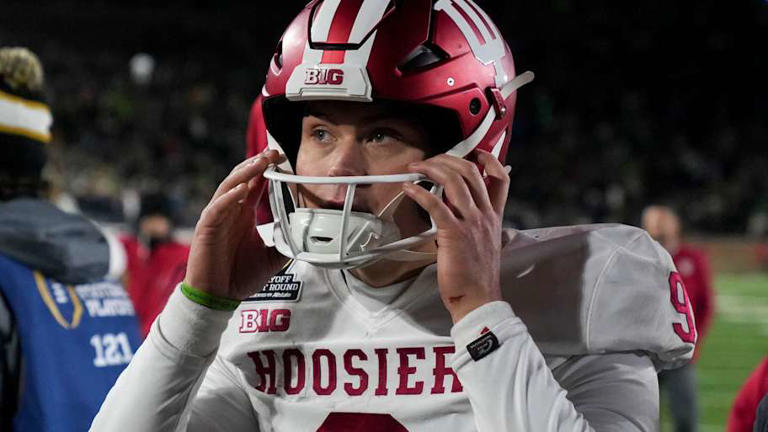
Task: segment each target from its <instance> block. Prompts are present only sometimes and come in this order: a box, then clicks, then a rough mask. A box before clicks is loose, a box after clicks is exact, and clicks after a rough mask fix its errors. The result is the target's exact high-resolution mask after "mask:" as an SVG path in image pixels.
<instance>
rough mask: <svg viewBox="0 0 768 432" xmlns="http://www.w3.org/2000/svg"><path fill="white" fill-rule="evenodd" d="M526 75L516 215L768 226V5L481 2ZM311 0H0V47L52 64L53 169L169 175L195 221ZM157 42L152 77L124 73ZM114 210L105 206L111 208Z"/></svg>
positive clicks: (80, 190)
mask: <svg viewBox="0 0 768 432" xmlns="http://www.w3.org/2000/svg"><path fill="white" fill-rule="evenodd" d="M478 3H479V4H480V5H481V6H482V7H483V8H484V9H486V10H487V11H488V12H489V14H490V15H491V17H493V18H494V19H495V21H496V23H497V25H498V26H499V27H500V28H501V30H502V32H503V33H504V35H505V37H506V39H507V40H508V41H509V43H510V46H511V48H512V51H513V53H514V55H515V62H516V64H517V68H518V71H519V72H522V71H525V70H533V71H534V72H535V73H536V76H537V77H536V81H534V83H533V84H531V85H529V86H527V87H525V88H524V89H523V90H522V91H521V93H520V96H519V99H518V101H519V103H518V108H517V117H516V125H515V134H514V137H513V143H512V144H513V148H512V150H511V151H510V156H509V161H508V162H509V163H510V164H511V165H512V166H513V171H512V175H513V186H512V191H511V194H510V204H509V205H508V210H509V212H508V217H509V219H510V222H512V223H515V224H517V225H518V226H522V227H536V226H542V225H553V224H571V223H583V222H593V221H620V222H626V223H637V221H638V217H639V212H640V210H641V209H642V208H643V207H644V206H645V205H646V204H648V203H650V202H663V203H669V204H672V205H674V206H676V207H678V208H679V209H680V210H681V211H682V214H683V217H684V219H685V221H686V222H687V224H688V225H689V229H690V230H692V231H696V232H708V233H749V234H750V235H754V236H765V235H766V233H768V151H766V144H768V121H766V113H768V91H766V90H767V89H766V87H768V85H767V84H766V77H768V65H767V63H768V60H767V58H768V56H767V55H766V51H767V50H766V42H768V2H765V1H763V0H734V1H712V0H704V1H696V2H694V1H659V0H651V1H644V2H627V1H610V2H609V1H600V2H598V1H589V2H584V1H578V2H577V1H575V0H553V1H527V2H522V1H514V2H513V1H490V0H479V1H478ZM304 4H305V2H303V1H284V2H277V3H276V2H263V1H251V2H247V3H246V2H228V3H223V4H219V5H215V6H213V5H199V4H198V5H191V4H186V3H183V2H178V1H177V2H168V3H165V4H163V5H155V4H152V3H149V2H145V3H131V4H130V5H127V4H123V3H118V2H108V1H102V2H81V1H77V2H76V1H72V0H70V1H57V2H53V1H50V2H47V1H43V2H40V1H23V2H22V1H15V0H14V1H8V0H5V1H3V6H2V10H3V13H2V15H0V45H4V46H9V45H10V46H15V45H22V46H28V47H30V48H31V49H32V50H33V51H35V52H37V53H38V54H39V56H40V57H41V60H42V61H43V64H44V67H45V70H46V75H47V81H48V91H49V94H50V100H51V103H52V106H53V110H54V117H55V129H54V134H55V141H54V143H53V144H52V146H51V148H52V151H53V154H54V160H55V161H56V165H55V167H56V168H55V169H53V170H51V171H52V173H51V176H52V178H53V179H54V180H55V181H56V180H57V181H58V182H59V184H60V185H62V187H64V188H65V189H66V190H68V191H70V192H71V193H72V194H74V195H75V196H77V197H81V198H82V202H83V203H87V202H89V200H91V201H94V202H100V201H99V199H98V198H99V197H101V198H102V200H101V201H103V198H104V197H112V198H113V199H116V198H117V197H119V196H121V195H124V194H125V192H126V191H127V190H133V191H138V192H143V191H147V190H152V189H157V188H160V187H162V188H167V189H168V191H169V192H171V194H172V195H173V197H174V200H175V202H176V203H177V205H178V206H179V209H180V210H181V213H182V214H184V215H185V216H186V220H187V222H188V223H192V222H194V217H195V215H196V214H197V211H198V210H199V208H200V207H201V206H202V204H203V203H204V202H205V201H207V199H208V196H209V194H210V193H211V191H212V190H213V188H214V186H215V185H216V183H217V182H218V180H220V179H221V178H222V177H223V176H224V175H225V173H226V172H228V171H229V167H231V166H232V165H233V164H235V163H236V162H237V160H238V159H240V158H242V155H243V152H244V133H245V127H246V123H247V115H248V109H249V106H250V103H251V102H252V100H253V99H254V97H255V96H256V95H257V94H258V92H259V90H260V87H261V85H262V84H263V76H264V72H265V71H266V67H267V62H268V60H269V58H270V56H271V52H272V49H273V48H274V46H275V44H276V43H277V40H278V39H279V37H280V35H281V33H282V30H283V29H284V27H285V26H286V25H287V24H288V22H289V21H290V20H291V19H292V17H293V16H294V15H295V14H296V13H297V12H298V10H299V9H300V8H301V7H302V6H303V5H304ZM140 52H144V53H147V54H150V55H151V56H152V57H153V58H154V60H155V62H156V68H155V73H154V75H153V79H152V81H151V83H149V84H148V85H138V84H136V83H135V82H134V81H133V80H132V79H131V75H130V73H129V62H130V60H131V58H132V57H133V56H134V55H135V54H136V53H140ZM102 210H104V209H102Z"/></svg>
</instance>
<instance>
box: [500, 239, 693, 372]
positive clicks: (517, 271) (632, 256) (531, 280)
mask: <svg viewBox="0 0 768 432" xmlns="http://www.w3.org/2000/svg"><path fill="white" fill-rule="evenodd" d="M505 240H507V242H506V244H505V246H504V249H503V251H502V268H501V283H502V287H503V288H502V290H503V296H504V299H505V300H506V301H508V302H509V303H510V304H511V305H512V307H513V309H514V310H515V313H516V314H518V315H519V316H520V317H521V318H522V320H523V321H524V322H525V323H526V325H527V326H528V329H529V331H530V333H531V335H532V337H533V339H534V340H535V341H536V343H537V344H538V346H539V348H540V349H541V350H542V352H543V353H545V354H547V355H558V356H562V355H581V354H600V353H606V352H625V351H644V352H646V353H648V355H649V356H650V357H651V358H652V359H653V361H654V363H655V364H656V366H657V368H672V367H677V366H679V365H681V364H683V363H685V362H686V361H688V360H689V359H690V357H691V356H692V354H693V348H694V343H693V342H687V341H686V340H689V341H690V340H691V339H692V338H693V339H695V329H689V327H688V325H689V324H693V321H692V313H691V312H690V311H691V308H690V302H688V300H687V296H685V295H684V293H683V297H684V301H680V303H684V304H678V305H677V306H676V305H675V304H673V302H674V301H676V300H675V299H674V298H673V296H672V293H673V292H675V291H674V290H675V289H676V288H677V287H676V286H672V287H671V286H670V284H672V282H671V280H672V279H673V275H674V274H676V270H675V266H674V263H673V262H672V258H671V257H670V256H669V254H668V253H667V252H666V250H664V249H663V248H662V247H661V246H660V245H659V244H658V243H657V242H655V241H654V240H653V239H651V237H650V236H649V235H648V234H647V233H646V232H645V231H643V230H642V229H640V228H636V227H631V226H627V225H618V224H599V225H577V226H568V227H556V228H545V229H535V230H527V231H505ZM675 281H676V279H675ZM673 285H674V284H673ZM682 307H685V308H686V309H683V312H684V313H681V312H678V310H680V309H681V308H682ZM686 311H687V312H686ZM688 315H690V319H689V318H688V317H687V316H688ZM688 330H690V333H689V334H688V337H686V335H685V334H683V335H682V336H681V335H680V333H681V332H685V331H688Z"/></svg>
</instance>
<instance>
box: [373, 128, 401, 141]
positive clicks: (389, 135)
mask: <svg viewBox="0 0 768 432" xmlns="http://www.w3.org/2000/svg"><path fill="white" fill-rule="evenodd" d="M367 141H370V142H372V143H374V144H388V143H394V141H402V138H401V137H400V134H398V133H397V132H396V131H393V130H391V129H377V130H375V131H373V132H371V134H370V135H369V136H368V139H367Z"/></svg>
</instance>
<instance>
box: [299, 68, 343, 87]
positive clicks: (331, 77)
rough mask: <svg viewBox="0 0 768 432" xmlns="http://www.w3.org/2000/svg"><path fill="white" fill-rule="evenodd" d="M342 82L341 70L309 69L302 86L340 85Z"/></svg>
mask: <svg viewBox="0 0 768 432" xmlns="http://www.w3.org/2000/svg"><path fill="white" fill-rule="evenodd" d="M343 82H344V71H343V70H341V69H324V68H310V69H307V76H306V78H305V79H304V84H307V85H325V84H329V85H340V84H341V83H343Z"/></svg>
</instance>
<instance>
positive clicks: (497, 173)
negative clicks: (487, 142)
mask: <svg viewBox="0 0 768 432" xmlns="http://www.w3.org/2000/svg"><path fill="white" fill-rule="evenodd" d="M476 154H477V161H478V162H480V164H481V165H482V166H483V168H484V169H485V173H486V175H487V176H488V177H487V179H488V197H489V199H490V200H491V205H492V206H493V210H494V211H495V212H496V214H497V215H499V217H503V216H504V206H505V205H506V203H507V194H508V193H509V173H508V172H507V169H506V168H504V166H503V165H502V164H501V162H500V161H499V160H498V159H497V158H496V156H494V155H492V154H490V153H488V152H487V151H483V150H476Z"/></svg>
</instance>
